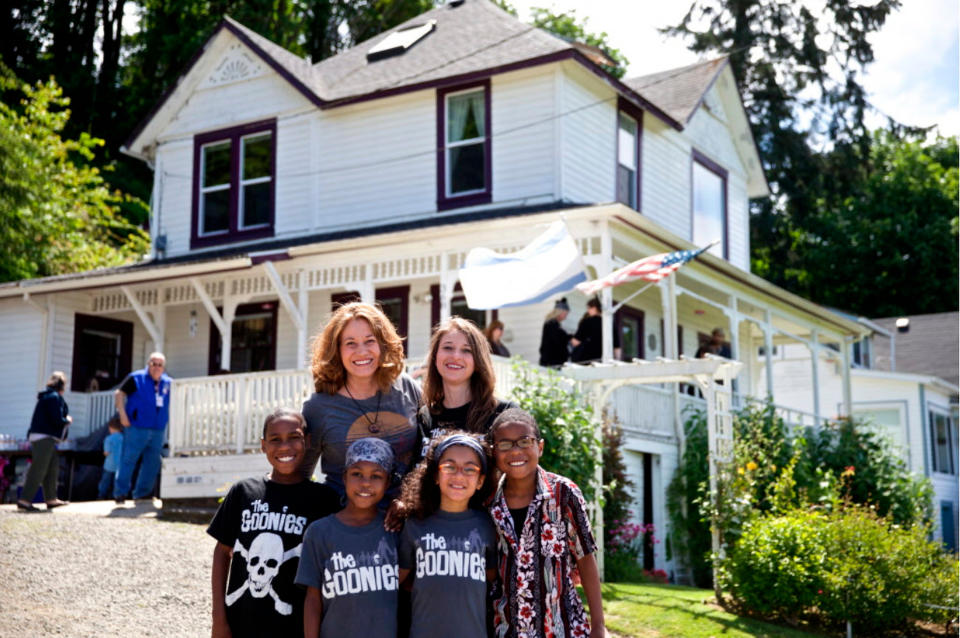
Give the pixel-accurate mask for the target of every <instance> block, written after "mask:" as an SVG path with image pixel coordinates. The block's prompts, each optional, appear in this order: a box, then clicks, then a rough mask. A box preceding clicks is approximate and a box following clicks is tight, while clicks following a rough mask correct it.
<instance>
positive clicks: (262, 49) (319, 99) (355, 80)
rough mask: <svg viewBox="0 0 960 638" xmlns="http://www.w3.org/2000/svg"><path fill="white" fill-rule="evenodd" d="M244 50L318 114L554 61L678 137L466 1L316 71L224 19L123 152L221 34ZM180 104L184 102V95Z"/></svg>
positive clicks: (133, 147)
mask: <svg viewBox="0 0 960 638" xmlns="http://www.w3.org/2000/svg"><path fill="white" fill-rule="evenodd" d="M428 20H436V28H435V29H433V31H432V32H431V33H429V34H428V35H427V36H426V37H424V38H422V40H420V41H419V42H417V43H416V44H415V45H413V46H411V47H410V48H409V50H407V51H406V52H404V53H403V54H402V55H398V56H392V57H388V58H385V59H380V60H376V61H372V62H371V61H368V60H367V52H368V51H370V49H372V48H373V47H375V46H376V45H377V44H379V43H380V42H381V41H383V40H384V39H386V38H387V37H389V36H390V34H392V33H394V32H396V31H399V30H402V29H407V28H409V27H411V26H414V25H417V24H422V23H424V22H426V21H428ZM224 31H227V32H229V33H231V34H233V35H234V36H235V37H236V38H237V39H239V40H240V41H241V42H243V43H244V44H245V45H246V46H247V47H248V48H249V49H250V50H251V51H252V52H253V53H255V54H256V55H257V56H259V57H260V58H261V59H262V60H263V61H264V62H265V63H266V64H267V65H268V66H270V67H271V68H272V69H273V70H274V71H276V72H277V73H278V74H279V75H280V76H281V77H283V78H284V79H285V80H286V81H288V82H289V83H290V84H291V85H293V86H294V87H295V88H296V89H297V90H298V91H300V92H301V93H302V94H303V95H304V96H305V97H307V99H309V100H310V101H311V102H313V103H314V104H316V105H317V106H318V107H320V108H332V107H336V106H341V105H344V104H350V103H353V102H358V101H362V100H369V99H377V98H381V97H386V96H389V95H395V94H397V93H403V92H408V91H416V90H421V89H425V88H430V87H436V86H443V85H450V84H456V83H460V82H464V81H468V80H471V79H474V78H477V77H483V76H487V75H490V74H493V73H502V72H505V71H509V70H513V69H519V68H524V67H529V66H536V65H539V64H547V63H550V62H557V61H560V60H575V61H577V62H579V63H580V64H582V65H583V66H584V67H586V68H587V69H588V70H589V71H591V72H593V73H594V74H596V75H597V76H599V77H600V78H602V79H603V80H604V81H606V82H607V83H608V84H610V85H611V87H612V88H613V89H614V90H616V91H617V92H618V93H620V94H622V95H623V96H625V97H626V98H627V99H628V100H630V101H632V102H634V103H635V104H637V105H638V106H639V107H641V108H642V109H645V110H646V111H648V112H650V113H651V114H653V115H655V116H656V117H658V118H660V119H662V120H663V121H664V122H665V123H667V125H669V126H671V127H673V128H675V129H677V130H682V129H683V126H682V124H681V123H680V121H678V120H676V119H674V118H673V117H671V116H670V115H668V114H667V113H665V112H664V111H663V110H662V109H661V108H660V107H658V106H657V105H656V104H654V103H652V102H650V101H648V100H647V99H645V98H644V97H643V96H642V95H640V94H639V93H637V92H636V91H634V90H633V89H632V88H630V87H629V86H627V85H626V84H623V83H622V82H620V81H619V80H617V79H616V78H614V77H612V76H611V75H609V74H608V73H607V72H606V71H604V70H603V69H602V68H601V67H600V66H599V65H598V64H596V63H595V62H594V61H593V60H594V59H596V56H595V55H594V54H591V53H589V52H587V53H585V52H584V51H583V48H582V46H580V45H577V44H576V43H571V42H567V41H565V40H563V39H562V38H559V37H557V36H554V35H552V34H550V33H548V32H546V31H544V30H542V29H538V28H536V27H533V26H531V25H529V24H525V23H523V22H521V21H520V20H518V19H517V18H516V17H514V16H512V15H510V14H509V13H507V12H506V11H503V10H502V9H500V8H499V7H497V6H496V5H494V4H492V3H491V2H489V1H488V0H465V1H464V2H462V3H460V4H444V5H441V6H440V7H437V8H435V9H432V10H430V11H427V12H426V13H422V14H420V15H419V16H416V17H414V18H412V19H410V20H407V21H406V22H404V23H403V24H400V25H397V26H396V27H394V28H392V29H389V30H387V31H384V32H383V33H381V34H379V35H377V36H375V37H373V38H370V39H369V40H366V41H365V42H361V43H360V44H358V45H356V46H354V47H352V48H350V49H347V50H346V51H343V52H342V53H340V54H338V55H336V56H333V57H331V58H327V59H326V60H323V61H321V62H318V63H316V64H311V63H310V62H309V61H308V60H306V59H304V58H301V57H300V56H298V55H295V54H293V53H291V52H290V51H287V50H286V49H284V48H283V47H281V46H279V45H277V44H274V43H273V42H271V41H270V40H268V39H267V38H265V37H263V36H261V35H259V34H257V33H256V32H254V31H252V30H251V29H249V28H247V27H245V26H243V25H242V24H240V23H239V22H237V21H236V20H233V19H232V18H229V17H225V18H224V20H223V21H222V22H221V23H220V25H219V26H218V27H217V29H216V30H215V31H214V32H213V34H211V36H210V38H208V40H207V42H206V43H204V45H203V47H202V48H201V49H200V51H198V53H197V55H196V56H195V57H194V58H193V60H192V61H191V62H190V64H189V66H188V68H187V70H186V71H185V72H184V73H183V75H181V76H180V78H178V80H177V82H176V83H175V84H174V85H173V86H172V87H170V88H169V89H168V90H167V92H166V93H164V95H163V96H162V97H161V98H160V100H159V101H158V103H157V105H156V106H155V107H154V108H153V109H152V110H151V112H150V113H149V114H148V115H147V117H146V118H144V120H143V121H142V122H141V123H140V124H139V125H138V126H137V128H136V129H135V130H134V131H133V133H132V134H131V135H130V137H129V138H128V139H127V142H126V144H125V145H124V150H126V151H128V152H132V153H133V154H137V143H138V142H139V141H140V140H139V139H138V138H139V137H140V135H141V133H143V131H144V130H145V129H146V128H147V126H148V125H149V124H150V122H151V120H152V119H153V118H154V117H155V116H156V115H157V114H158V113H159V112H160V111H161V110H162V109H163V108H164V107H165V106H166V105H167V102H168V101H175V100H176V99H178V98H176V97H175V96H176V95H177V94H178V93H183V92H178V91H177V89H178V88H180V87H181V86H182V85H183V84H184V82H183V81H184V79H186V78H187V77H188V76H189V74H190V73H191V71H193V69H194V68H195V67H196V66H197V64H198V62H199V60H200V57H202V54H203V52H204V51H206V50H207V49H208V48H209V47H210V44H211V42H213V41H214V40H215V39H216V38H217V37H218V36H219V35H220V34H221V33H222V32H224ZM179 99H182V100H184V101H185V100H186V99H187V96H186V95H181V96H180V98H179Z"/></svg>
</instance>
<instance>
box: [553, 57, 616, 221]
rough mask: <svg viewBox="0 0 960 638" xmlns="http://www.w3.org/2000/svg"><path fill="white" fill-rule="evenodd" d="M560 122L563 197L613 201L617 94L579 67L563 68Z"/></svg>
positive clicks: (614, 197) (574, 199)
mask: <svg viewBox="0 0 960 638" xmlns="http://www.w3.org/2000/svg"><path fill="white" fill-rule="evenodd" d="M563 68H564V76H563V79H562V82H561V86H562V93H561V103H560V108H559V114H560V115H561V122H562V127H563V131H562V180H563V198H564V199H565V200H567V201H571V202H589V203H599V202H612V201H614V199H616V157H617V145H616V141H617V137H616V136H617V100H616V94H615V93H614V92H613V91H612V90H611V89H610V88H609V87H607V86H606V85H604V84H602V83H601V82H600V81H598V80H597V79H596V78H594V77H592V76H590V75H588V74H587V73H586V72H585V71H583V70H582V69H581V68H580V67H579V65H574V64H567V65H564V67H563Z"/></svg>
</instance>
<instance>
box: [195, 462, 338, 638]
mask: <svg viewBox="0 0 960 638" xmlns="http://www.w3.org/2000/svg"><path fill="white" fill-rule="evenodd" d="M339 509H340V499H339V497H338V496H337V493H336V492H335V491H334V490H333V489H331V488H330V487H328V486H326V485H323V484H322V483H314V482H312V481H302V482H300V483H294V484H293V485H286V484H281V483H275V482H273V481H271V480H268V479H267V478H266V477H259V478H249V479H244V480H242V481H240V482H238V483H235V484H234V485H233V487H231V488H230V491H229V492H228V493H227V496H226V498H225V499H224V500H223V503H221V504H220V509H218V510H217V513H216V514H215V515H214V517H213V520H212V521H211V522H210V526H209V527H208V528H207V533H208V534H210V535H211V536H213V537H214V538H215V539H217V541H219V542H221V543H223V544H224V545H227V546H229V547H231V548H233V550H234V551H233V558H232V559H231V561H230V574H229V576H228V577H227V591H226V602H227V622H228V624H229V625H230V630H231V631H232V632H233V635H234V637H235V638H239V637H240V636H274V635H276V636H303V600H304V597H305V596H306V591H305V590H304V589H303V588H301V587H299V586H298V585H295V584H294V577H295V576H296V573H297V567H298V565H299V563H300V550H301V545H302V543H303V534H304V532H305V531H306V529H307V526H308V525H309V524H310V523H312V522H313V521H315V520H317V519H318V518H323V517H324V516H327V515H329V514H332V513H333V512H336V511H337V510H339Z"/></svg>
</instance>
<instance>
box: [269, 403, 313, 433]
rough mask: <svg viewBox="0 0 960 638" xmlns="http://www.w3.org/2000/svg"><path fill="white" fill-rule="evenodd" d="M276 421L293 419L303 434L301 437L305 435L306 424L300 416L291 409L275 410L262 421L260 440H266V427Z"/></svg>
mask: <svg viewBox="0 0 960 638" xmlns="http://www.w3.org/2000/svg"><path fill="white" fill-rule="evenodd" d="M278 419H293V420H294V421H296V422H297V423H299V424H300V430H301V431H302V432H303V435H304V436H306V435H307V422H306V420H305V419H304V418H303V415H302V414H300V413H299V412H297V411H296V410H293V409H291V408H277V409H276V410H274V411H273V412H271V413H270V414H268V415H267V418H266V419H264V421H263V433H262V434H261V435H260V438H261V439H265V438H267V427H269V426H270V424H271V423H273V422H274V421H276V420H278Z"/></svg>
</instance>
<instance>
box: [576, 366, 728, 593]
mask: <svg viewBox="0 0 960 638" xmlns="http://www.w3.org/2000/svg"><path fill="white" fill-rule="evenodd" d="M742 367H743V364H742V363H740V362H739V361H731V360H729V359H724V358H723V357H718V356H714V355H708V356H707V357H706V358H703V359H688V358H686V357H681V358H680V359H659V360H657V361H646V360H643V359H634V360H633V361H630V362H623V361H614V360H610V361H604V362H602V363H592V364H588V365H578V364H571V363H568V364H566V365H564V366H563V368H562V369H561V374H562V375H563V376H565V377H568V378H570V379H572V380H574V381H577V382H579V383H581V385H582V388H583V390H584V392H585V393H586V394H587V395H588V396H589V397H590V402H591V405H592V407H593V416H594V421H595V423H596V427H597V439H598V440H599V441H600V442H601V446H600V452H599V453H600V455H601V458H600V463H599V464H598V466H597V473H596V476H595V479H596V483H597V491H596V494H597V501H596V502H595V507H594V519H595V520H594V523H595V530H594V533H595V534H596V536H597V538H598V539H599V540H598V546H599V548H600V551H599V552H598V556H597V559H598V560H597V562H598V564H599V567H600V573H601V575H602V574H603V525H604V523H603V508H602V507H601V506H600V501H599V499H600V494H601V491H602V486H603V460H602V459H603V457H602V454H603V451H602V442H603V430H602V428H603V408H604V406H606V404H607V402H608V401H609V399H610V395H611V394H613V392H614V391H615V390H616V389H617V388H622V387H624V386H629V385H642V384H651V383H695V384H696V385H697V386H698V387H699V388H700V391H701V392H702V393H703V397H704V399H705V400H706V404H707V441H708V458H709V462H710V497H711V499H716V498H717V474H718V471H717V470H718V466H719V465H720V464H722V463H729V462H731V461H732V460H733V413H732V412H731V407H732V395H731V391H730V390H731V385H732V384H731V382H732V380H733V379H735V378H736V377H737V375H738V374H739V373H740V370H741V368H742ZM674 400H675V403H674V416H675V418H674V430H675V434H676V437H677V441H678V443H679V445H680V457H681V459H682V458H683V450H684V446H685V433H684V431H683V423H682V422H681V420H680V414H679V412H680V410H679V397H678V396H677V393H676V392H675V393H674ZM681 462H682V461H681ZM711 545H712V549H713V551H714V553H715V554H717V555H719V553H720V552H721V551H722V547H721V546H720V531H719V530H718V529H717V528H716V527H715V526H714V527H713V532H712V542H711Z"/></svg>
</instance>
